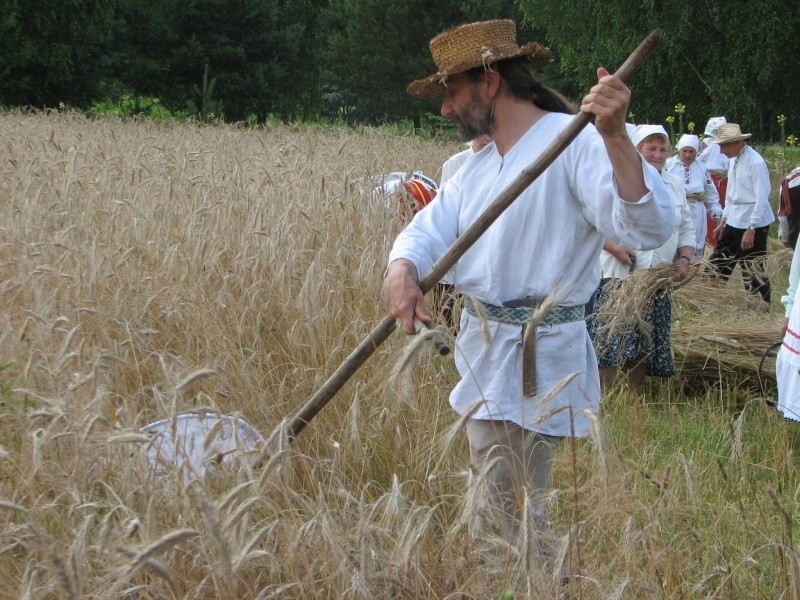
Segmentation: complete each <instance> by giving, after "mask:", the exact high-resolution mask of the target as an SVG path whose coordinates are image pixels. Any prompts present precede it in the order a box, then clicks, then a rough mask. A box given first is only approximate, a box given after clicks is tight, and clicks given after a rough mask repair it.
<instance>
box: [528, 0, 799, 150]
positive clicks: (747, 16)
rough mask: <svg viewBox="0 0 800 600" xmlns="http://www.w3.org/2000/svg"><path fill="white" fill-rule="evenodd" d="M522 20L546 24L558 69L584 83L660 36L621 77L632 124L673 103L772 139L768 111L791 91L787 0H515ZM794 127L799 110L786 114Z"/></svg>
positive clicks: (788, 103)
mask: <svg viewBox="0 0 800 600" xmlns="http://www.w3.org/2000/svg"><path fill="white" fill-rule="evenodd" d="M520 6H521V7H522V9H523V10H524V11H525V13H526V15H527V18H528V19H529V20H530V21H531V22H532V23H534V24H535V25H537V26H539V27H543V28H546V30H547V35H548V39H549V41H550V43H551V44H552V46H553V48H554V50H555V51H556V56H557V60H559V61H560V65H561V67H562V69H563V71H564V73H565V74H566V75H568V76H569V77H572V78H575V80H576V81H578V82H579V84H580V87H581V89H583V90H588V89H589V87H591V85H592V83H593V82H594V80H595V70H596V68H597V67H598V66H599V65H605V66H607V67H609V68H610V69H612V70H613V69H614V68H616V67H617V66H619V65H620V64H621V63H622V61H623V60H624V59H625V58H626V56H627V55H628V54H629V53H630V52H631V51H632V50H633V49H634V48H635V47H636V46H637V45H638V43H639V42H640V41H641V40H642V39H643V38H644V36H645V35H647V34H648V33H649V32H650V31H652V30H653V29H656V28H661V29H662V30H663V31H664V34H665V36H664V41H663V43H662V44H661V47H660V48H659V49H657V51H656V53H655V55H654V56H652V57H651V58H650V59H649V60H648V62H647V63H646V64H645V65H644V67H643V68H642V70H641V71H640V73H638V74H637V75H636V76H635V77H634V79H633V80H632V82H631V87H632V90H633V92H634V97H633V102H632V106H631V110H632V111H633V112H634V113H635V114H636V116H637V120H638V121H639V122H659V123H660V122H663V120H664V117H665V116H666V115H668V114H670V113H671V112H672V107H673V105H674V104H675V102H676V100H678V99H680V100H681V101H682V102H685V105H686V112H685V115H684V116H685V118H686V119H687V121H688V120H691V121H695V122H697V123H703V124H704V123H705V121H706V120H707V119H708V118H709V117H712V116H716V115H726V116H727V118H728V120H729V121H734V122H739V123H741V124H742V127H743V128H745V129H746V130H748V131H755V132H757V133H758V134H759V136H760V137H764V138H766V139H767V140H770V141H772V140H774V139H775V137H776V134H777V131H776V128H775V119H774V117H775V115H777V114H779V113H780V107H793V106H795V105H796V99H797V98H798V96H800V80H798V79H797V77H796V76H795V74H796V66H795V62H796V61H795V57H794V54H793V52H790V51H789V49H790V48H794V47H795V46H796V43H797V39H798V37H799V36H800V20H799V19H798V18H797V10H796V9H797V6H796V3H793V2H789V1H788V0H762V1H761V2H759V3H758V10H753V6H754V5H753V3H752V2H747V1H746V0H728V1H725V2H723V1H722V0H709V1H708V2H679V3H675V2H671V3H666V2H656V1H655V0H647V1H645V2H642V3H640V4H639V5H637V6H635V7H632V5H631V4H630V3H629V2H624V1H621V0H612V1H610V2H603V3H599V2H596V0H576V1H573V2H563V1H560V0H559V1H556V0H521V1H520ZM792 118H793V119H794V121H793V123H792V124H791V126H792V127H794V128H800V116H793V117H792Z"/></svg>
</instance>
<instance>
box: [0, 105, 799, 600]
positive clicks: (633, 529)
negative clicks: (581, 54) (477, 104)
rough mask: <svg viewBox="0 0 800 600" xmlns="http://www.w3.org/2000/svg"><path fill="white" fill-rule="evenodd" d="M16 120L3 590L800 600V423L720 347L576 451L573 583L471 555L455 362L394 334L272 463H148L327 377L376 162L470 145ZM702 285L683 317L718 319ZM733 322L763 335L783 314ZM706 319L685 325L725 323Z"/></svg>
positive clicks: (368, 265) (566, 519)
mask: <svg viewBox="0 0 800 600" xmlns="http://www.w3.org/2000/svg"><path fill="white" fill-rule="evenodd" d="M0 142H1V143H0V302H2V311H0V548H1V549H2V550H0V580H2V581H3V582H4V583H3V585H2V586H0V597H3V598H29V599H44V598H98V599H106V598H108V599H117V598H122V599H126V600H140V599H173V598H223V599H233V598H298V599H299V598H304V599H307V598H320V599H322V598H358V599H361V598H365V599H366V598H378V599H382V598H387V599H389V598H406V599H410V598H440V599H445V598H448V599H455V598H463V599H468V598H478V599H483V598H501V597H502V598H506V599H509V598H553V597H556V595H557V594H558V593H560V594H564V593H566V594H569V595H570V597H573V598H615V599H622V598H799V597H800V554H798V552H797V551H796V549H795V547H794V544H795V542H794V531H795V525H794V515H795V514H796V513H797V511H798V508H800V504H799V503H800V498H798V494H797V492H798V489H799V488H798V477H797V475H796V471H797V465H798V459H797V457H796V455H795V454H796V446H797V443H798V440H797V434H796V432H795V431H794V430H793V429H792V428H791V426H789V425H787V424H784V423H783V421H782V420H781V419H780V418H779V417H778V416H777V415H776V413H775V412H774V411H773V410H771V409H770V408H769V407H768V406H767V404H766V403H765V402H763V399H762V397H761V396H760V395H759V392H758V390H756V389H754V388H752V387H748V386H746V385H742V381H743V380H742V378H741V377H736V378H730V379H728V378H726V376H725V375H726V371H728V370H731V371H733V370H736V368H737V367H736V366H730V363H729V362H728V363H726V362H725V361H724V360H721V361H717V362H713V361H712V362H710V360H711V359H709V356H710V355H711V354H712V352H711V351H709V352H705V353H702V352H701V353H700V354H701V356H700V358H699V359H697V360H699V361H700V362H701V363H702V367H703V368H706V367H708V365H709V364H713V365H716V366H714V368H716V369H718V371H719V374H720V375H719V377H718V379H717V381H716V382H715V383H712V384H709V385H706V386H705V387H704V388H703V390H702V391H701V392H699V393H696V394H695V395H693V396H686V395H684V394H683V392H682V391H681V388H680V386H678V385H670V384H668V383H664V384H653V385H651V386H649V387H648V388H647V392H646V394H645V395H644V396H642V397H631V396H629V395H627V394H626V393H625V392H624V390H615V391H614V392H613V393H612V394H611V395H610V396H609V397H608V398H607V399H606V400H605V403H604V409H603V410H604V412H603V414H602V416H601V418H600V420H599V421H598V422H597V423H596V424H595V425H596V427H595V431H594V434H593V435H592V437H591V438H590V439H588V440H578V441H576V442H574V443H571V444H564V445H563V446H562V448H561V450H560V451H559V456H558V460H557V464H556V469H555V472H554V485H553V491H552V493H551V495H550V498H549V505H550V510H551V516H552V518H553V523H554V528H555V530H556V532H557V533H558V534H559V536H561V541H562V548H563V553H562V558H563V561H564V562H565V564H567V565H568V566H569V568H570V571H571V573H572V575H573V576H572V578H571V580H570V583H569V586H568V589H566V590H565V589H564V588H563V586H561V587H559V585H558V577H556V576H555V575H554V573H551V572H549V571H548V570H547V569H545V568H543V567H542V566H541V565H539V564H538V563H537V562H536V561H532V560H530V557H526V556H519V555H513V554H509V555H508V556H507V558H506V559H505V560H503V561H500V562H497V563H491V564H488V563H486V562H484V561H481V560H480V559H479V556H478V554H477V553H476V549H475V548H474V547H473V545H472V544H471V543H470V538H469V536H468V534H467V522H468V520H469V518H470V515H471V514H473V512H474V511H475V510H477V508H476V506H475V503H476V500H475V498H474V497H469V496H467V495H465V490H466V489H467V483H468V480H469V478H470V477H472V476H473V475H472V474H471V473H470V470H469V467H468V452H467V451H466V447H465V444H464V440H463V433H462V432H461V430H460V424H459V422H458V421H457V419H456V416H455V413H453V412H452V411H451V409H450V408H449V406H448V404H447V394H448V392H449V389H450V387H451V386H452V384H453V383H454V381H455V372H454V368H453V366H452V359H451V358H449V357H444V358H443V357H440V356H438V355H437V354H436V353H434V352H432V351H431V349H430V348H428V347H427V346H423V345H420V344H415V343H414V341H413V338H407V337H405V336H401V335H400V334H395V336H393V337H391V338H390V339H389V340H388V342H387V343H386V344H384V345H382V346H381V347H380V348H378V349H377V351H376V352H375V354H374V355H373V356H372V357H371V358H370V359H369V361H368V362H367V363H366V364H365V366H364V367H363V368H362V369H361V370H359V371H358V372H357V373H356V374H355V375H353V377H352V378H351V379H350V380H349V381H348V383H347V384H345V385H344V387H343V388H342V389H341V391H340V392H339V393H338V395H337V396H336V397H335V398H334V399H333V400H332V401H331V402H330V404H329V405H328V406H327V407H326V408H325V409H324V410H323V411H322V412H321V413H320V414H319V415H318V416H317V417H316V418H315V419H314V420H313V421H311V423H310V424H309V425H308V427H307V428H306V429H305V430H304V431H303V433H302V434H301V435H300V436H298V438H297V440H296V441H295V442H294V443H293V444H291V445H288V446H287V445H283V446H281V448H280V450H279V451H277V452H274V453H272V454H270V455H269V456H268V457H266V458H265V460H263V461H260V462H258V463H255V462H253V461H251V460H248V459H247V458H242V459H241V460H229V459H230V458H231V456H228V455H222V454H218V453H217V454H214V453H213V452H209V453H208V456H207V461H206V463H205V464H206V466H207V469H206V470H205V471H204V472H202V473H194V474H192V473H190V472H187V471H185V470H184V471H179V470H175V469H172V470H171V469H168V468H163V469H160V470H158V471H155V470H154V469H153V468H151V467H150V466H149V464H148V460H147V459H148V454H147V449H148V448H149V447H150V441H151V439H150V438H149V437H148V436H147V435H144V434H143V433H142V432H140V431H139V430H140V428H142V427H143V426H145V425H147V424H149V423H153V422H155V421H158V420H161V419H167V418H169V417H172V416H175V415H178V414H180V413H187V412H192V411H194V413H193V414H202V413H205V412H208V413H219V414H222V415H230V416H233V417H238V418H241V419H243V420H245V421H247V422H248V423H249V424H250V425H252V427H253V428H254V429H255V430H256V431H257V432H260V434H261V435H262V436H264V437H265V438H266V437H268V436H269V435H270V433H271V432H272V431H274V430H276V428H278V427H279V426H280V424H281V422H282V421H283V420H284V419H286V418H288V417H291V415H293V414H294V413H295V412H296V411H297V410H298V409H299V408H300V407H301V406H302V405H303V404H304V403H305V401H306V400H307V399H308V398H309V397H310V396H311V395H312V394H313V393H314V392H315V391H316V390H317V389H319V387H320V386H321V385H322V384H323V383H324V382H325V380H326V379H327V378H328V377H329V375H330V374H331V373H332V372H333V371H334V370H335V369H336V368H337V367H338V366H339V365H340V364H341V363H342V361H343V360H344V359H345V357H347V355H348V354H349V353H350V352H351V351H352V349H353V348H354V347H356V346H357V345H358V344H359V343H360V342H361V341H362V340H363V339H364V337H365V336H366V335H367V334H368V333H369V332H370V330H371V329H372V328H373V327H374V325H375V324H376V323H378V322H379V321H380V320H381V319H382V318H383V316H384V310H383V306H382V304H381V301H380V298H379V291H380V278H381V272H382V270H383V268H384V266H385V264H384V263H385V258H386V255H387V252H388V248H389V245H390V243H391V241H392V239H393V237H394V235H395V234H396V232H397V230H398V227H399V225H398V223H397V219H396V215H395V211H394V209H393V207H387V206H386V205H385V203H384V202H383V200H376V199H374V198H373V197H372V195H371V194H370V193H364V192H363V190H364V189H368V188H369V185H367V184H366V182H368V181H370V180H371V179H372V178H374V177H376V176H380V175H381V174H383V173H389V172H392V171H411V170H416V169H420V170H422V171H424V172H425V173H427V174H428V175H431V176H433V177H436V178H438V175H439V173H438V170H439V167H440V166H441V164H442V162H443V161H444V160H445V159H446V158H447V157H448V156H449V155H450V154H452V153H454V152H456V151H458V150H459V149H460V148H459V147H458V144H457V143H454V142H452V141H450V142H445V141H430V140H427V141H426V140H422V139H420V138H415V137H412V136H400V135H396V134H395V135H392V134H390V133H385V132H381V131H377V130H372V129H364V130H357V131H354V130H346V129H337V128H325V129H323V128H315V127H311V126H296V125H269V126H265V127H261V128H238V127H235V126H198V125H183V124H170V125H159V124H154V123H150V122H135V121H117V120H89V119H86V118H85V117H83V116H80V115H77V114H72V113H61V114H59V113H34V114H28V113H3V114H0ZM782 264H783V267H784V268H785V266H786V264H785V261H784V263H782ZM692 289H693V288H692V287H690V286H687V288H684V290H682V294H683V297H684V299H683V302H684V303H686V304H688V305H690V306H692V307H693V308H691V310H689V312H687V313H685V315H684V316H683V317H681V319H682V323H683V326H681V325H680V323H679V324H678V325H677V327H676V330H677V332H678V333H680V332H681V331H683V332H684V333H686V328H687V327H688V325H689V324H691V323H692V322H693V320H692V319H694V320H697V321H698V322H700V323H701V324H702V325H703V326H709V319H711V318H712V317H709V315H710V314H712V311H705V309H704V308H703V307H704V306H706V305H707V303H706V302H705V301H707V300H708V296H707V293H705V292H703V291H699V292H695V293H694V295H693V293H692V291H691V290H692ZM726 293H730V294H734V295H735V291H728V292H726ZM774 293H775V294H777V295H780V293H781V291H780V290H776V291H775V292H774ZM725 301H726V302H727V301H728V300H725ZM719 302H722V301H719ZM730 302H733V303H736V302H738V300H736V299H735V298H734V299H733V300H730ZM716 307H717V309H719V303H718V304H717V305H716ZM690 315H691V316H690ZM714 318H716V317H714ZM737 318H738V319H739V320H740V325H741V327H740V329H739V330H740V331H741V330H745V335H747V331H752V332H753V333H752V335H753V336H755V335H757V334H758V333H763V332H764V331H766V334H765V339H766V340H771V339H772V337H774V335H775V333H776V332H777V328H778V327H779V322H780V315H779V314H771V315H766V316H763V315H762V316H761V317H759V314H758V313H757V312H756V311H755V309H754V310H752V311H749V309H748V308H747V307H746V306H744V307H741V308H740V309H738V310H737ZM759 319H763V320H759ZM751 322H753V323H754V325H753V327H752V328H750V329H747V328H746V327H745V326H744V325H746V324H748V323H751ZM715 323H716V327H715V328H713V332H710V333H703V332H700V331H694V332H692V331H689V332H688V333H687V335H688V336H689V338H691V339H694V340H697V339H703V340H704V341H705V342H706V343H708V344H712V345H714V344H715V340H716V341H719V339H720V338H723V339H725V340H728V342H730V338H731V336H733V335H734V334H735V331H730V330H735V327H734V324H735V323H733V322H731V319H730V318H725V317H720V318H719V319H718V321H715ZM712 325H713V323H712ZM762 325H763V326H762ZM699 326H700V325H698V327H699ZM681 327H683V329H682V328H681ZM712 333H713V335H712ZM769 336H772V337H769ZM410 340H411V341H410ZM451 342H452V340H451ZM758 343H759V344H760V345H759V346H757V347H758V348H761V347H762V346H763V344H764V343H765V342H762V341H760V339H759V342H758ZM690 347H696V344H694V343H693V342H691V341H689V342H686V345H685V348H683V349H681V348H676V353H677V354H679V356H680V357H682V361H683V364H684V365H686V364H688V362H687V361H690V360H692V357H691V356H690V352H689V351H688V348H690ZM720 347H721V346H720V345H719V344H717V345H716V346H714V352H716V353H717V355H719V354H720ZM722 347H723V349H724V344H723V346H722ZM723 354H724V351H723ZM759 355H760V353H759V352H750V358H749V359H748V360H750V361H751V363H752V360H753V357H755V359H756V360H757V358H758V357H759ZM736 360H739V359H738V358H737V359H736ZM739 362H741V360H740V361H739ZM737 364H738V363H737ZM398 365H402V367H403V368H402V369H400V368H398ZM748 368H750V369H751V370H752V367H751V366H750V367H748ZM701 370H702V369H701ZM712 370H713V369H712ZM687 372H688V369H687ZM707 375H708V374H707V373H706V374H705V375H704V376H707ZM215 433H216V434H219V428H217V430H216V431H215ZM203 449H204V450H205V449H206V448H205V446H204V448H203Z"/></svg>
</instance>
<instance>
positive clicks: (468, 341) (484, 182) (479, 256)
mask: <svg viewBox="0 0 800 600" xmlns="http://www.w3.org/2000/svg"><path fill="white" fill-rule="evenodd" d="M572 118H573V117H571V116H570V115H564V114H558V113H548V114H547V115H545V116H543V117H542V118H540V119H539V120H538V121H537V122H536V123H535V124H534V125H533V126H532V127H531V128H530V129H529V130H528V131H527V132H526V133H525V134H524V135H523V136H522V138H520V140H519V141H518V142H517V143H516V144H515V145H514V146H513V147H512V148H511V149H510V150H509V151H508V152H507V153H506V154H505V155H504V156H501V155H500V154H499V153H498V151H497V148H496V145H495V144H494V142H492V143H490V144H489V145H487V146H486V147H485V148H484V149H483V150H481V151H480V152H478V153H476V154H475V155H474V156H473V157H471V158H470V160H469V161H468V163H467V164H466V165H465V166H464V168H462V169H461V170H459V172H458V173H457V174H456V175H455V176H454V177H453V178H452V179H450V180H449V181H448V182H447V183H446V184H445V185H444V187H442V188H441V189H440V191H439V194H438V195H437V196H436V198H435V199H434V200H433V202H431V203H430V204H429V205H428V206H427V207H426V208H425V210H423V211H420V212H419V213H418V214H417V216H416V217H415V218H414V220H413V221H412V222H411V224H410V225H409V226H408V227H406V228H405V229H404V230H403V231H402V232H401V233H400V235H399V236H398V237H397V239H396V240H395V243H394V246H393V248H392V250H391V252H390V254H389V262H391V261H394V260H396V259H399V258H405V259H408V260H410V261H411V262H412V263H413V264H414V265H415V266H416V268H417V273H418V274H419V276H420V277H422V276H424V275H425V274H426V273H428V272H429V271H430V269H431V267H432V265H433V264H434V262H435V261H436V260H437V259H438V258H439V257H440V256H441V255H442V254H444V253H445V251H446V250H447V249H448V248H449V247H450V246H451V245H452V243H453V242H454V241H455V240H456V239H457V238H458V236H459V235H460V234H462V233H463V232H464V231H465V230H466V229H467V228H468V227H469V226H470V225H472V224H473V223H474V222H475V220H476V219H477V218H478V217H479V216H480V215H481V214H482V213H483V212H484V211H485V210H486V208H487V207H488V206H489V205H490V204H491V203H492V202H493V201H494V200H495V199H496V198H497V197H498V196H499V195H500V193H501V192H502V191H503V190H504V189H505V188H506V187H507V186H508V185H509V184H510V183H511V182H512V181H514V180H515V179H516V178H517V176H518V175H519V174H520V172H521V171H522V170H523V169H525V168H527V167H528V166H530V165H531V164H532V163H533V162H534V161H535V160H536V159H537V158H538V156H539V155H540V154H541V153H542V151H543V150H544V149H545V148H546V147H547V146H548V144H549V143H550V142H551V141H552V140H553V139H555V137H556V136H557V135H558V134H559V133H560V132H561V131H562V130H563V129H564V128H565V127H566V126H567V124H568V123H569V122H570V121H571V119H572ZM642 172H643V174H644V177H645V183H646V185H647V188H648V189H649V190H650V191H649V192H648V193H647V194H646V195H645V196H644V197H643V198H641V199H640V200H639V201H638V202H635V203H627V202H624V201H622V200H621V199H620V198H619V196H618V193H617V192H616V186H615V184H614V182H613V177H612V171H611V165H610V162H609V159H608V155H607V153H606V149H605V146H604V144H603V141H602V139H601V138H600V136H599V135H598V134H597V132H596V130H595V129H594V127H593V126H591V125H590V126H588V127H587V128H585V129H584V130H583V131H582V132H581V133H580V134H579V135H578V136H577V138H576V139H575V140H574V141H573V142H572V143H571V144H570V145H569V146H568V147H567V148H566V149H565V150H564V152H563V153H562V154H561V155H560V156H559V157H558V158H557V159H556V160H555V161H554V162H553V164H552V165H551V166H550V167H548V168H547V170H545V171H544V173H542V175H541V176H540V177H539V178H538V179H537V180H536V181H534V182H533V183H532V184H531V185H530V186H529V187H528V188H527V189H526V190H525V191H523V192H522V194H520V196H519V197H518V198H517V200H516V201H515V202H514V203H513V204H511V206H509V207H508V209H507V210H506V211H505V212H504V213H503V214H502V215H500V217H499V218H498V219H497V220H496V221H495V222H494V223H493V224H492V225H491V226H490V227H489V228H488V230H487V231H486V232H485V233H484V234H483V235H482V236H481V237H480V239H478V240H477V241H476V242H475V244H474V245H473V246H472V247H471V248H470V249H469V250H467V251H466V252H465V253H464V255H463V256H462V257H461V259H460V260H459V261H458V263H457V264H456V266H455V268H454V283H455V285H456V287H457V288H458V289H459V290H460V291H461V292H463V293H464V294H468V295H472V296H475V297H476V298H478V299H480V300H482V301H484V302H488V303H491V304H496V305H500V304H502V303H504V302H506V301H510V300H514V299H519V298H523V297H526V296H532V297H537V298H544V297H546V296H548V295H549V294H550V293H551V292H554V293H555V297H556V304H559V305H563V306H575V305H583V304H585V303H586V302H587V301H588V300H589V298H590V296H591V295H592V293H593V292H594V290H595V288H596V287H597V284H598V283H599V276H600V269H599V263H598V255H599V252H600V248H601V247H602V245H603V240H604V239H605V237H606V236H607V235H613V236H614V237H615V238H617V239H621V240H625V241H626V243H627V244H628V245H629V246H631V247H635V248H653V247H657V246H659V245H660V244H662V243H663V242H664V240H665V239H666V238H667V237H668V235H669V233H670V230H669V224H668V223H667V215H669V214H671V213H670V211H671V208H672V200H671V198H670V196H669V193H668V192H667V190H666V189H665V188H664V186H663V184H662V182H661V178H660V177H659V176H658V173H657V172H656V171H655V170H654V169H653V168H652V167H650V165H648V164H646V163H644V161H642ZM601 231H602V232H603V233H601ZM521 334H522V328H521V327H520V326H519V325H512V324H507V323H499V322H497V321H488V322H487V323H486V328H485V330H484V329H483V328H482V326H481V323H480V319H479V318H478V317H475V316H472V315H470V314H469V313H468V312H467V311H462V316H461V328H460V331H459V334H458V338H457V340H456V351H455V360H456V366H457V368H458V371H459V373H460V375H461V380H460V381H459V382H458V383H457V384H456V386H455V388H454V389H453V391H452V392H451V394H450V404H451V405H452V407H453V408H454V409H455V410H456V412H458V413H460V414H462V415H463V414H465V413H467V412H468V411H470V410H471V409H475V412H474V413H473V414H472V415H471V416H472V417H473V418H476V419H504V420H509V421H513V422H514V423H517V424H518V425H520V426H522V427H524V428H526V429H530V430H534V431H538V432H540V433H544V434H547V435H554V436H568V435H570V432H571V426H570V421H571V420H573V417H574V432H575V434H576V435H581V436H583V435H587V434H588V431H589V422H588V419H587V417H586V415H585V413H584V411H591V412H597V411H598V410H599V403H600V382H599V377H598V369H597V359H596V356H595V353H594V350H593V348H592V344H591V340H590V339H589V336H588V334H587V331H586V323H585V321H576V322H571V323H565V324H561V325H547V326H539V327H537V328H536V340H537V342H536V344H537V350H536V359H537V360H536V373H537V387H538V389H539V393H538V394H537V395H535V396H530V397H526V396H523V394H522V376H521V372H522V371H521V370H522V335H521ZM570 377H571V378H572V379H570V380H569V382H566V380H567V379H568V378H570ZM559 382H562V383H565V385H564V387H563V389H561V390H560V391H559V392H558V393H553V394H550V396H553V397H552V398H548V392H549V391H551V390H553V389H555V388H556V386H557V384H558V383H559Z"/></svg>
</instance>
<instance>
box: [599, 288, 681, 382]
mask: <svg viewBox="0 0 800 600" xmlns="http://www.w3.org/2000/svg"><path fill="white" fill-rule="evenodd" d="M618 283H619V282H618V281H615V280H614V279H610V278H609V279H603V280H601V281H600V286H599V287H598V288H597V291H596V292H595V296H594V314H593V315H592V316H591V317H590V318H589V320H588V323H587V325H588V329H589V336H590V337H591V338H592V343H593V345H594V350H595V352H596V353H597V362H598V364H599V366H600V367H623V366H626V365H627V366H634V365H637V364H639V363H645V364H646V365H647V374H648V375H650V376H653V377H669V376H671V375H674V374H675V372H676V371H675V361H674V359H673V355H672V347H671V346H670V333H671V329H672V301H671V299H670V296H669V294H659V295H657V296H655V297H654V298H653V300H652V302H651V304H650V306H649V307H647V309H646V310H645V311H644V312H643V313H642V314H641V315H640V319H641V320H640V321H639V322H638V323H636V324H631V325H629V326H627V327H624V328H620V327H615V329H616V330H620V331H610V330H609V327H608V324H609V322H610V321H611V320H612V318H613V315H609V314H608V313H607V312H605V311H604V306H603V305H604V304H605V303H606V300H607V299H608V297H609V294H610V293H611V292H613V290H614V287H615V286H616V285H617V284H618Z"/></svg>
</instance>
